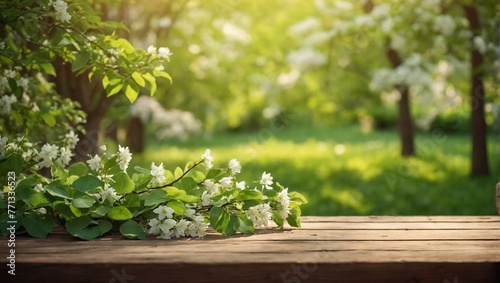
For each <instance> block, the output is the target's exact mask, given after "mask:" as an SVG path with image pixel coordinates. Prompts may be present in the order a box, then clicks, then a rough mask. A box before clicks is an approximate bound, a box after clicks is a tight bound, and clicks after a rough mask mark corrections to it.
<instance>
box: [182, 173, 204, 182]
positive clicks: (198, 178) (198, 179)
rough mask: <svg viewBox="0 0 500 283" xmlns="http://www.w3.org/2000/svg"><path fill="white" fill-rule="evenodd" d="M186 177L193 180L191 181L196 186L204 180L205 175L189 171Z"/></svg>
mask: <svg viewBox="0 0 500 283" xmlns="http://www.w3.org/2000/svg"><path fill="white" fill-rule="evenodd" d="M186 176H189V177H191V178H193V180H194V181H195V182H196V183H197V184H198V183H201V182H203V180H205V174H203V172H201V171H198V170H193V171H190V172H189V173H188V174H187V175H186Z"/></svg>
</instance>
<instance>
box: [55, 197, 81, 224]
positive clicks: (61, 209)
mask: <svg viewBox="0 0 500 283" xmlns="http://www.w3.org/2000/svg"><path fill="white" fill-rule="evenodd" d="M53 207H54V211H55V212H57V213H59V215H60V216H62V218H64V219H66V220H68V219H72V218H75V216H76V215H75V214H74V213H73V211H71V209H70V208H69V206H68V205H67V204H65V203H64V201H55V202H54V203H53Z"/></svg>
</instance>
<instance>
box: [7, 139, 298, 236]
mask: <svg viewBox="0 0 500 283" xmlns="http://www.w3.org/2000/svg"><path fill="white" fill-rule="evenodd" d="M61 140H63V141H64V143H65V144H61V145H59V146H58V145H56V144H45V145H44V146H43V147H42V148H41V149H35V150H34V152H30V153H29V154H27V153H26V151H29V150H32V149H34V148H36V146H34V143H30V142H29V141H26V140H25V139H18V140H16V141H13V142H10V143H9V142H8V140H7V139H6V138H5V137H4V138H2V137H0V141H1V142H0V157H1V158H0V164H13V163H14V162H20V165H21V168H25V169H19V172H18V174H19V180H18V181H17V183H16V188H17V189H16V192H17V194H18V196H19V197H18V200H16V208H18V209H19V211H18V213H17V215H16V217H17V219H18V223H22V224H20V225H18V227H17V231H18V233H23V231H25V232H26V233H28V234H29V235H31V236H34V237H40V238H44V237H46V236H47V235H48V234H49V233H51V231H52V230H53V228H54V227H55V226H57V225H58V224H56V223H65V224H64V227H65V228H66V230H67V231H68V233H70V234H71V235H73V236H75V237H78V238H81V239H85V240H90V239H94V238H96V237H99V236H102V235H103V234H105V233H108V232H109V231H111V230H112V229H113V227H119V228H118V231H119V232H120V233H121V234H122V235H123V236H124V237H126V238H130V239H146V238H148V234H149V235H153V236H156V237H157V238H160V239H170V238H177V237H203V236H204V235H205V234H206V231H207V229H208V227H209V226H212V228H213V229H214V230H215V231H217V232H220V233H223V234H225V235H234V234H236V233H253V232H254V229H255V227H259V226H266V227H267V226H269V225H271V223H272V222H274V223H276V224H277V225H278V226H279V227H283V226H284V225H285V224H286V223H289V224H290V225H291V226H294V227H300V214H301V210H300V206H301V205H302V204H304V203H307V200H306V199H305V198H304V197H303V196H302V195H301V194H299V193H296V192H288V189H287V188H284V187H282V186H281V185H280V184H278V183H276V184H274V182H273V177H272V176H271V174H270V173H266V172H264V173H263V174H262V178H261V179H260V180H259V181H257V182H256V183H258V184H260V185H261V188H249V187H248V186H247V185H246V183H245V181H241V182H237V180H236V175H237V174H238V173H240V172H241V165H240V163H239V162H238V161H237V160H236V159H231V160H230V161H229V163H228V166H227V168H213V164H212V163H213V161H214V158H213V157H212V155H211V153H210V150H207V151H206V152H205V153H204V154H203V155H202V158H201V159H200V160H199V161H196V162H194V163H192V162H189V163H188V164H186V166H185V167H184V170H183V169H181V168H180V167H177V168H176V169H175V170H174V171H173V172H171V171H169V170H165V168H163V163H160V164H159V165H156V164H155V163H154V162H153V163H152V164H151V170H149V169H146V168H141V167H135V171H136V173H134V174H132V175H129V173H127V168H128V166H129V163H130V161H131V159H132V154H131V153H130V151H129V150H128V148H127V147H122V146H119V150H118V152H117V153H114V154H109V153H104V154H102V155H101V156H98V155H94V156H93V157H92V156H89V159H88V160H87V161H86V162H85V163H84V162H78V163H75V164H72V165H68V163H67V161H66V160H67V157H66V156H65V154H66V152H67V151H66V150H65V149H66V148H72V147H73V146H74V144H75V143H76V141H77V137H76V136H75V135H74V134H72V133H69V134H67V135H66V136H65V137H64V138H63V139H61ZM102 149H103V150H104V151H105V152H106V147H105V146H103V147H102ZM201 164H204V165H205V166H204V167H205V168H200V167H203V166H200V165H201ZM41 167H49V168H51V172H52V174H51V177H50V178H46V177H41V176H39V175H37V174H33V173H32V172H31V171H30V170H32V169H33V168H41ZM174 185H175V186H174ZM0 196H1V197H0V218H1V219H4V218H6V217H8V215H9V214H8V211H7V210H6V209H4V207H7V206H6V196H7V193H6V192H2V193H1V194H0ZM113 223H115V224H113ZM0 228H2V230H1V232H2V233H7V230H6V228H7V227H0ZM3 228H5V229H3Z"/></svg>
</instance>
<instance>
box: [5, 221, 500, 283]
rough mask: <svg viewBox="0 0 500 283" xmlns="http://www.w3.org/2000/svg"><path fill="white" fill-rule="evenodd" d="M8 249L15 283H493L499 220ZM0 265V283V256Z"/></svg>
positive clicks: (21, 241) (49, 242)
mask: <svg viewBox="0 0 500 283" xmlns="http://www.w3.org/2000/svg"><path fill="white" fill-rule="evenodd" d="M3 239H5V238H3ZM0 242H4V243H5V244H4V245H3V246H4V247H6V246H7V244H6V241H3V240H2V238H0ZM2 250H3V251H5V250H6V249H5V248H2ZM15 253H16V266H17V270H16V273H17V274H16V278H26V279H34V280H36V281H33V282H57V281H50V280H49V279H50V276H49V275H48V274H53V276H55V274H60V275H59V276H61V277H60V278H59V279H62V278H73V279H74V278H77V279H78V280H77V281H73V282H111V281H112V282H121V281H126V282H134V283H135V282H155V281H156V280H158V282H160V281H161V282H181V281H183V282H201V281H206V282H216V281H217V282H238V281H248V282H303V281H304V282H305V281H309V282H319V281H325V282H335V280H338V282H372V281H377V278H378V279H380V282H440V283H441V282H446V280H447V281H448V282H454V281H456V282H469V281H467V280H468V279H471V280H472V279H474V281H472V282H499V281H500V216H372V217H369V216H359V217H358V216H340V217H313V216H310V217H302V228H300V229H291V228H285V229H258V230H256V234H254V235H236V236H233V237H225V236H222V235H218V234H213V233H209V234H208V235H207V236H206V237H205V238H203V239H193V238H181V239H174V240H158V239H155V238H151V239H149V240H142V241H140V240H137V241H134V240H127V239H124V238H122V237H121V236H120V235H116V234H115V235H109V236H105V237H102V238H99V239H96V240H92V241H81V240H76V239H74V238H73V237H71V236H69V235H67V234H64V233H56V234H53V235H50V236H49V237H48V238H47V239H35V238H28V237H24V236H18V237H17V239H16V247H15ZM0 263H1V267H0V268H1V269H0V272H1V273H0V278H3V277H4V276H6V275H5V274H6V273H7V269H6V267H5V265H6V264H5V263H7V260H6V257H5V256H4V255H3V252H2V257H1V258H0ZM163 271H165V272H166V271H168V273H166V274H165V275H162V274H163ZM117 274H118V275H117ZM64 276H66V277H64ZM67 276H73V277H67ZM126 276H128V278H129V279H130V278H131V277H132V276H133V277H134V279H133V280H128V279H127V280H125V279H124V278H125V277H126ZM7 278H12V277H7ZM169 278H170V279H172V280H173V281H168V280H167V279H169ZM45 279H47V281H44V280H45ZM52 279H53V277H52ZM174 279H175V280H174ZM120 280H121V281H120ZM162 280H163V281H162ZM164 280H167V281H164ZM363 280H365V281H363ZM411 280H414V281H411ZM415 280H416V281H415ZM422 280H423V281H422ZM478 280H479V281H478ZM2 282H5V281H2ZM7 282H10V281H7ZM13 282H15V281H13ZM67 282H69V281H67Z"/></svg>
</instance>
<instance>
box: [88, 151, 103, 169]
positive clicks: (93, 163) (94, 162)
mask: <svg viewBox="0 0 500 283" xmlns="http://www.w3.org/2000/svg"><path fill="white" fill-rule="evenodd" d="M87 164H88V165H89V167H90V169H91V170H94V171H99V170H100V169H101V158H100V157H99V156H98V155H97V154H96V155H94V157H92V158H91V159H89V160H87Z"/></svg>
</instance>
